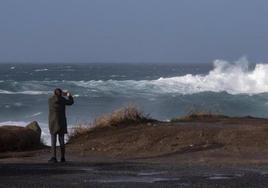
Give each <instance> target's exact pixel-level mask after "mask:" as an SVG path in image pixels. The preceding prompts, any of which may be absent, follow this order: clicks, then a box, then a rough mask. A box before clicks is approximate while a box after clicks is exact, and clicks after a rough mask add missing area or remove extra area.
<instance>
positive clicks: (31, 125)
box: [26, 121, 42, 140]
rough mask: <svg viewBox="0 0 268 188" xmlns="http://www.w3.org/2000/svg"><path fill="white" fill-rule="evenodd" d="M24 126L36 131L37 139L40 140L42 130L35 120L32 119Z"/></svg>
mask: <svg viewBox="0 0 268 188" xmlns="http://www.w3.org/2000/svg"><path fill="white" fill-rule="evenodd" d="M26 128H27V129H31V130H33V131H34V132H36V133H37V135H38V137H39V139H40V140H41V133H42V130H41V128H40V126H39V124H38V123H37V121H33V122H31V123H29V124H28V125H26Z"/></svg>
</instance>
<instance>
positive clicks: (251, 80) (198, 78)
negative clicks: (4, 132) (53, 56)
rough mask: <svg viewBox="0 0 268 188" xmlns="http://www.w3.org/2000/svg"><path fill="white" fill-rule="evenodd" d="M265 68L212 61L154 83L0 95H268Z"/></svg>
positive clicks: (42, 86) (38, 87) (35, 85)
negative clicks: (200, 70) (200, 69)
mask: <svg viewBox="0 0 268 188" xmlns="http://www.w3.org/2000/svg"><path fill="white" fill-rule="evenodd" d="M267 75H268V64H262V63H259V64H256V65H255V67H253V68H251V69H250V68H249V62H248V61H247V59H246V58H241V59H240V60H238V61H236V62H233V63H230V62H227V61H223V60H215V61H214V68H213V69H212V70H211V71H209V72H208V73H207V74H204V75H202V74H196V75H194V74H186V75H183V76H176V77H169V78H159V79H156V80H114V79H110V80H90V81H86V80H81V81H67V80H62V81H61V80H51V81H34V80H32V81H22V82H19V83H16V82H9V83H8V81H7V84H10V86H11V87H15V88H16V91H7V90H0V94H25V95H43V94H45V95H47V94H51V93H52V92H51V91H53V89H54V88H56V87H62V88H66V89H70V90H72V92H73V94H74V95H76V96H78V95H79V96H92V97H94V96H100V95H124V96H131V95H132V94H133V95H140V96H141V95H145V96H146V95H150V96H152V95H159V94H194V93H199V92H206V91H211V92H223V91H225V92H228V93H230V94H249V95H251V94H258V93H264V92H268V76H267Z"/></svg>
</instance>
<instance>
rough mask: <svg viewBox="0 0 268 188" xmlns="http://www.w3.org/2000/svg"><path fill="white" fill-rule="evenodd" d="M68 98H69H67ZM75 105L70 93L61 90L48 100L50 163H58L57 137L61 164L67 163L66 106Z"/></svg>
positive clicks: (57, 90)
mask: <svg viewBox="0 0 268 188" xmlns="http://www.w3.org/2000/svg"><path fill="white" fill-rule="evenodd" d="M65 97H67V98H65ZM73 103H74V100H73V97H72V95H71V94H70V93H69V92H63V91H62V90H61V89H60V88H57V89H55V90H54V95H53V96H51V97H50V98H49V100H48V105H49V117H48V119H49V131H50V134H51V149H52V158H51V159H50V160H49V162H53V163H56V162H57V156H56V143H57V135H58V138H59V143H60V150H61V162H65V145H64V134H66V133H67V121H66V114H65V106H66V105H72V104H73Z"/></svg>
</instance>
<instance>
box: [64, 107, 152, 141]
mask: <svg viewBox="0 0 268 188" xmlns="http://www.w3.org/2000/svg"><path fill="white" fill-rule="evenodd" d="M152 121H155V120H153V119H151V118H149V115H147V114H144V113H143V112H142V111H141V110H139V109H138V108H137V107H136V106H135V105H128V106H126V107H122V108H119V109H117V110H115V111H113V112H111V113H106V114H103V115H101V116H99V117H97V118H96V119H95V120H94V121H93V122H92V123H83V124H79V125H78V126H77V127H75V128H74V129H73V131H72V132H71V134H70V135H69V139H70V140H71V139H73V138H77V137H78V136H80V135H85V134H87V133H88V132H89V131H92V130H95V129H99V128H105V127H118V126H129V125H134V124H135V125H137V124H141V123H144V122H152Z"/></svg>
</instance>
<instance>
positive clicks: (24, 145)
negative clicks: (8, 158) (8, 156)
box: [0, 121, 43, 152]
mask: <svg viewBox="0 0 268 188" xmlns="http://www.w3.org/2000/svg"><path fill="white" fill-rule="evenodd" d="M41 132H42V131H41V128H40V126H39V125H38V123H37V122H36V121H34V122H31V123H30V124H28V125H27V126H26V127H20V126H0V152H5V151H25V150H32V149H37V148H40V147H41V146H43V145H42V143H41Z"/></svg>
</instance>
